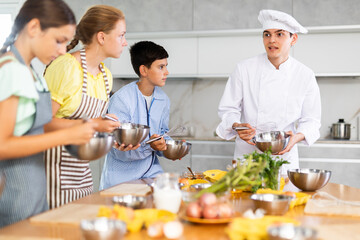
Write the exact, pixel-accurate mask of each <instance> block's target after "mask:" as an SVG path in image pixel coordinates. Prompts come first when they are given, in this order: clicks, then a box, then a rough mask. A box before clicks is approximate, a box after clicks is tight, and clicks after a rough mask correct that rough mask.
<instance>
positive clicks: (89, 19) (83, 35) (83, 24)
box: [66, 5, 125, 51]
mask: <svg viewBox="0 0 360 240" xmlns="http://www.w3.org/2000/svg"><path fill="white" fill-rule="evenodd" d="M123 19H125V16H124V14H123V12H122V11H121V10H120V9H117V8H115V7H112V6H107V5H95V6H93V7H91V8H89V9H88V10H87V11H86V13H85V14H84V16H83V17H82V18H81V20H80V22H79V24H78V25H77V26H76V33H75V37H74V39H73V40H72V41H71V42H70V44H69V45H68V46H67V48H66V50H67V51H70V50H71V49H73V48H74V47H75V46H76V45H77V44H78V43H79V41H81V42H82V43H83V44H84V45H89V44H90V43H91V41H92V38H93V36H94V35H95V34H96V33H98V32H104V33H109V32H110V31H111V30H113V29H114V28H115V25H116V23H117V21H119V20H123Z"/></svg>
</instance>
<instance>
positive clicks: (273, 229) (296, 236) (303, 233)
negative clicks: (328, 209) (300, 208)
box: [267, 223, 317, 240]
mask: <svg viewBox="0 0 360 240" xmlns="http://www.w3.org/2000/svg"><path fill="white" fill-rule="evenodd" d="M267 233H268V238H269V240H315V239H316V235H317V232H316V230H314V229H312V228H309V227H302V226H294V225H293V224H291V223H286V224H280V225H273V226H270V227H269V228H268V229H267Z"/></svg>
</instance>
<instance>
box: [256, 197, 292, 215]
mask: <svg viewBox="0 0 360 240" xmlns="http://www.w3.org/2000/svg"><path fill="white" fill-rule="evenodd" d="M250 198H251V199H252V200H253V201H254V204H255V207H256V208H261V209H264V210H265V214H267V215H284V214H285V213H286V212H287V211H288V210H289V206H290V202H291V200H293V199H294V198H293V197H291V196H288V195H281V194H270V193H269V194H253V195H251V197H250Z"/></svg>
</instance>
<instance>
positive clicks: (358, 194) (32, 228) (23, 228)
mask: <svg viewBox="0 0 360 240" xmlns="http://www.w3.org/2000/svg"><path fill="white" fill-rule="evenodd" d="M133 183H139V184H140V183H142V184H144V183H143V182H142V181H134V182H133ZM321 191H322V192H327V193H329V194H331V195H333V196H335V197H337V198H340V199H342V200H349V201H360V189H357V188H352V187H349V186H345V185H341V184H335V183H328V184H327V185H326V186H325V187H324V188H322V189H321ZM311 194H313V193H311ZM70 204H103V205H109V206H110V205H112V198H111V197H105V196H101V195H100V193H99V192H97V193H94V194H92V195H89V196H87V197H85V198H82V199H80V200H78V201H75V202H73V203H70ZM253 207H254V206H253V204H252V201H251V200H249V199H248V196H246V194H245V195H243V196H242V197H241V199H240V200H239V202H238V203H237V208H238V209H237V210H239V211H243V210H245V209H247V208H253ZM285 216H289V217H293V218H295V219H297V220H299V221H300V222H301V224H302V225H304V226H311V227H314V226H321V227H329V226H330V227H331V226H334V227H332V228H331V229H332V230H333V231H335V230H336V226H340V227H338V228H340V229H339V231H342V229H341V228H343V227H344V226H348V227H349V229H348V231H347V234H351V236H353V237H352V238H351V239H359V238H356V237H357V236H360V233H359V232H358V231H359V229H360V217H344V216H324V215H306V214H304V206H297V207H295V208H293V209H291V210H289V212H288V213H287V214H286V215H285ZM183 223H184V234H183V236H182V238H181V239H183V240H187V239H191V240H197V239H206V240H212V239H216V240H221V239H229V238H228V237H227V235H226V234H225V232H224V229H225V227H226V226H227V224H216V225H214V224H211V225H205V224H193V223H188V222H185V221H183ZM354 226H356V227H354ZM2 239H13V240H20V239H40V240H41V239H65V240H73V239H81V231H80V228H79V226H75V225H66V224H51V223H46V224H44V223H42V224H39V223H32V222H30V220H29V219H27V220H24V221H21V222H18V223H15V224H13V225H10V226H7V227H5V228H2V229H0V240H2ZM125 239H126V240H140V239H141V240H142V239H150V238H149V237H148V236H147V235H146V231H145V230H142V231H141V232H139V233H131V234H127V235H126V236H125ZM329 239H331V238H329ZM332 239H335V238H332ZM344 239H345V238H344ZM347 239H349V238H347Z"/></svg>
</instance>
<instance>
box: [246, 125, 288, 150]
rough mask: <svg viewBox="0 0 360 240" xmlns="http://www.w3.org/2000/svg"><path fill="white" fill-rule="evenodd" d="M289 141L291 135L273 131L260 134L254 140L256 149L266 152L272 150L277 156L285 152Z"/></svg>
mask: <svg viewBox="0 0 360 240" xmlns="http://www.w3.org/2000/svg"><path fill="white" fill-rule="evenodd" d="M288 141H289V135H287V134H286V133H285V132H284V131H271V132H263V133H258V134H256V135H255V137H254V138H253V142H254V143H255V144H256V147H257V148H258V149H259V150H260V151H262V152H265V151H267V150H271V153H273V154H275V153H278V152H280V151H281V150H283V149H284V148H285V147H286V145H287V143H288Z"/></svg>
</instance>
